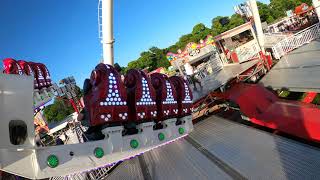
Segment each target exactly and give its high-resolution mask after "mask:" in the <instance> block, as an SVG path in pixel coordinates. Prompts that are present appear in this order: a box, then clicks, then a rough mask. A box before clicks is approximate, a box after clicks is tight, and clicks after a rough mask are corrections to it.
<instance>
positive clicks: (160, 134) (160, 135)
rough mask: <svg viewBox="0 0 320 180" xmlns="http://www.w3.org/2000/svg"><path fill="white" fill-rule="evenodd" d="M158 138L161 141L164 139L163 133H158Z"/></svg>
mask: <svg viewBox="0 0 320 180" xmlns="http://www.w3.org/2000/svg"><path fill="white" fill-rule="evenodd" d="M158 138H159V140H160V141H163V140H164V139H165V135H164V134H163V133H159V134H158Z"/></svg>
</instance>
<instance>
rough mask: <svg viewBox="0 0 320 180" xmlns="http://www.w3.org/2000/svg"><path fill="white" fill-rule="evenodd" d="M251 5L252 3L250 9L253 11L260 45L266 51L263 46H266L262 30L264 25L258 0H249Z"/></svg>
mask: <svg viewBox="0 0 320 180" xmlns="http://www.w3.org/2000/svg"><path fill="white" fill-rule="evenodd" d="M249 5H250V9H251V11H252V15H253V20H254V24H255V26H256V31H257V37H258V42H259V44H260V47H261V48H262V51H263V52H264V48H263V47H264V34H263V31H262V25H261V19H260V15H259V10H258V6H257V1H256V0H249Z"/></svg>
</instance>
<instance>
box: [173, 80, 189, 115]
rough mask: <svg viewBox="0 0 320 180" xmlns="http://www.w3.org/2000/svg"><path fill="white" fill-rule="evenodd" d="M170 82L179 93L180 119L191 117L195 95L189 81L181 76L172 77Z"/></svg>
mask: <svg viewBox="0 0 320 180" xmlns="http://www.w3.org/2000/svg"><path fill="white" fill-rule="evenodd" d="M169 80H170V82H171V83H172V84H173V87H174V88H175V90H176V93H177V102H178V117H183V116H187V115H191V114H192V99H193V95H192V92H191V89H190V87H189V86H188V83H187V81H186V80H184V79H183V78H182V77H179V76H172V77H170V78H169Z"/></svg>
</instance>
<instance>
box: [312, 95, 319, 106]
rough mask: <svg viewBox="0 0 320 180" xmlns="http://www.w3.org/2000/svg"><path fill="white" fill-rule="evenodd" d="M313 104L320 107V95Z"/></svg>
mask: <svg viewBox="0 0 320 180" xmlns="http://www.w3.org/2000/svg"><path fill="white" fill-rule="evenodd" d="M312 103H313V104H317V105H320V94H317V96H316V97H315V98H314V99H313V101H312Z"/></svg>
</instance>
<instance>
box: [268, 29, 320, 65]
mask: <svg viewBox="0 0 320 180" xmlns="http://www.w3.org/2000/svg"><path fill="white" fill-rule="evenodd" d="M319 37H320V24H319V23H317V24H314V25H312V26H310V27H308V28H306V29H304V30H302V31H300V32H298V33H295V34H294V35H293V36H290V37H287V38H284V39H283V40H281V41H279V42H278V43H276V44H275V45H274V46H272V51H273V55H274V57H275V58H276V59H280V58H281V57H282V56H284V55H286V54H287V53H288V52H291V51H292V50H294V49H296V48H298V47H301V46H302V45H305V44H307V43H309V42H311V41H313V40H315V39H317V38H319Z"/></svg>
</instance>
